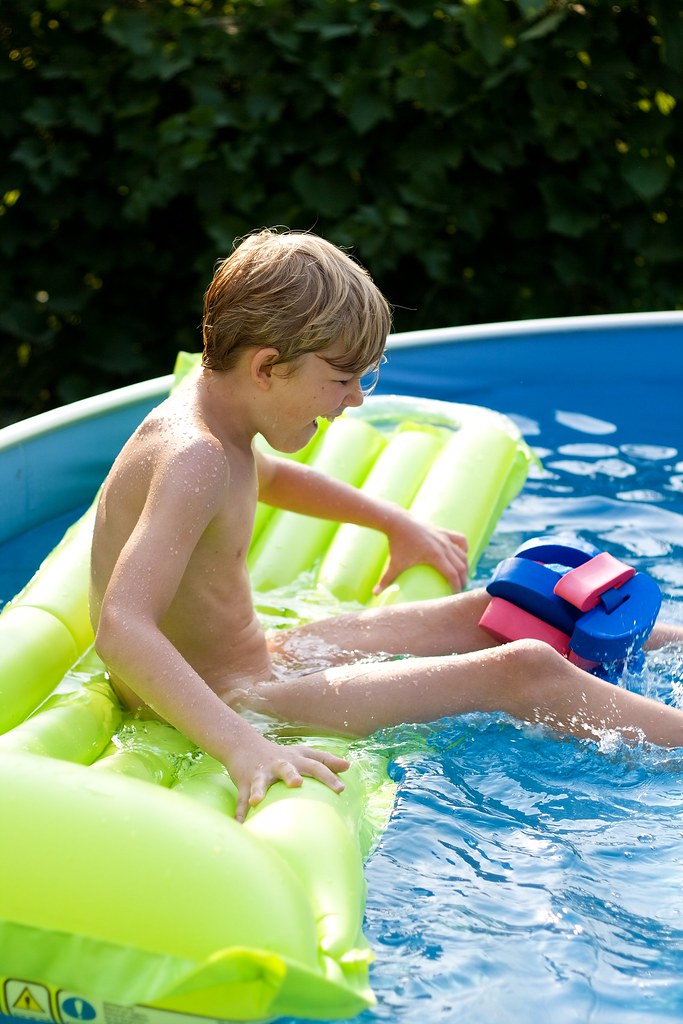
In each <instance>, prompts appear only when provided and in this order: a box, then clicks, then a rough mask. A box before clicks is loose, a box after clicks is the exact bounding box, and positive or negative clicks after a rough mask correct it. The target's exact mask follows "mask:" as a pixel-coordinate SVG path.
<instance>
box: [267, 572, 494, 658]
mask: <svg viewBox="0 0 683 1024" xmlns="http://www.w3.org/2000/svg"><path fill="white" fill-rule="evenodd" d="M488 602H489V596H488V594H487V593H486V591H485V590H469V591H466V592H465V593H463V594H456V595H454V596H453V597H442V598H437V599H434V600H431V601H415V602H410V603H408V604H396V605H389V606H387V607H386V608H372V609H366V610H363V611H359V612H351V613H349V614H346V615H336V616H334V617H333V618H330V619H324V620H322V621H320V622H312V623H310V624H309V625H306V626H298V627H295V628H294V629H288V630H281V631H280V632H278V633H276V634H274V635H273V636H272V637H271V638H270V647H271V650H272V652H273V653H276V652H277V653H278V654H280V655H283V656H284V657H285V659H287V660H290V659H291V660H292V661H298V662H300V663H301V662H302V661H305V659H309V660H313V661H315V660H317V658H316V655H317V654H319V655H320V662H321V663H322V664H324V665H339V664H348V662H349V661H353V660H355V659H357V658H358V657H363V656H364V655H367V654H377V655H381V654H410V655H414V656H416V657H425V658H429V657H434V656H436V655H444V654H466V653H468V652H470V651H480V650H483V649H484V648H487V647H496V646H498V643H497V641H495V640H494V639H493V637H491V636H490V635H489V634H488V633H486V632H485V630H483V629H480V628H479V619H480V618H481V616H482V614H483V612H484V609H485V608H486V606H487V604H488Z"/></svg>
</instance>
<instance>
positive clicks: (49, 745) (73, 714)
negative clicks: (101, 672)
mask: <svg viewBox="0 0 683 1024" xmlns="http://www.w3.org/2000/svg"><path fill="white" fill-rule="evenodd" d="M120 721H121V708H120V705H119V702H118V701H117V699H116V697H115V696H114V694H113V692H112V689H111V686H110V685H109V683H108V682H107V681H106V680H105V679H104V678H103V677H101V678H99V679H98V678H95V679H93V680H91V681H89V682H88V683H86V684H85V685H84V686H82V687H81V688H80V689H78V690H74V691H72V692H71V693H64V694H55V695H54V696H53V697H50V698H49V699H48V700H47V701H46V702H45V703H44V704H43V705H42V707H41V708H39V710H38V711H36V712H35V714H34V715H32V716H31V717H30V718H27V719H26V721H25V722H22V723H21V724H20V725H17V726H15V727H14V728H13V729H11V730H10V731H9V732H6V733H4V734H3V735H2V736H0V755H2V756H4V755H5V754H10V753H30V754H40V755H41V756H44V757H51V758H60V759H62V760H65V761H77V762H78V763H80V764H91V763H92V761H94V760H95V758H96V757H98V755H99V754H101V753H102V751H103V750H104V749H105V747H106V746H107V744H108V743H109V741H110V739H111V737H112V734H113V733H114V731H115V730H116V729H117V728H118V725H119V723H120Z"/></svg>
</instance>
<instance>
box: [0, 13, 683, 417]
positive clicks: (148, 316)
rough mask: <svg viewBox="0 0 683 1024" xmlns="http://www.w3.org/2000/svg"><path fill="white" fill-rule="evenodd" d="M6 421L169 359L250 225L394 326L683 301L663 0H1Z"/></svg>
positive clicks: (0, 236)
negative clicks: (304, 252) (346, 285)
mask: <svg viewBox="0 0 683 1024" xmlns="http://www.w3.org/2000/svg"><path fill="white" fill-rule="evenodd" d="M0 43H1V46H0V89H1V90H2V97H3V99H2V104H1V105H0V140H1V144H2V161H1V165H0V213H1V214H2V216H0V260H1V270H2V272H1V273H0V409H1V410H2V414H1V415H2V418H3V421H4V422H8V421H10V420H12V419H14V418H18V417H23V416H25V415H28V414H31V413H35V412H38V411H41V410H42V409H44V408H49V407H50V406H53V405H56V404H59V403H62V402H65V401H70V400H73V399H75V398H79V397H83V396H85V395H88V394H92V393H95V392H97V391H102V390H108V389H109V388H112V387H116V386H119V385H122V384H125V383H129V382H131V381H133V380H138V379H141V378H145V377H150V376H155V375H157V374H162V373H166V372H168V371H169V370H170V368H171V366H172V362H173V359H174V355H175V352H176V351H177V350H178V349H179V348H189V349H196V348H198V346H199V331H198V328H199V320H200V314H201V300H202V294H203V291H204V288H205V287H206V285H207V283H208V280H209V278H210V276H211V273H212V268H213V265H214V263H215V260H216V259H217V258H220V257H223V256H225V255H227V253H228V252H229V250H230V248H231V245H232V243H233V240H234V239H235V237H236V236H239V235H242V234H244V233H246V232H247V231H249V230H251V229H253V228H256V227H260V226H262V225H266V224H269V225H270V224H285V225H287V226H289V227H293V228H299V229H300V228H304V229H313V230H315V231H317V232H318V233H319V234H322V235H324V236H325V237H327V238H329V239H330V240H332V241H334V242H336V243H337V244H340V245H343V246H350V247H352V249H353V251H354V252H355V253H356V255H357V256H358V257H359V258H360V259H361V261H362V262H363V263H365V264H366V265H367V266H368V268H369V269H370V270H371V272H372V274H373V276H374V277H375V279H376V280H377V282H378V283H379V285H380V286H381V287H382V288H383V290H384V291H385V293H386V294H387V295H388V297H389V299H390V300H391V301H392V302H394V303H395V304H396V306H397V309H396V326H397V329H400V330H409V329H416V328H422V327H438V326H444V325H451V324H465V323H477V322H486V321H497V320H511V319H520V318H526V317H536V316H563V315H575V314H585V313H594V312H624V311H633V310H651V309H673V308H682V307H683V282H682V279H681V270H680V268H681V257H682V255H683V229H682V224H681V221H682V214H683V130H682V128H683V126H682V123H681V110H682V104H681V100H682V99H683V74H682V70H681V69H683V10H681V5H680V4H679V3H678V2H677V0H642V2H638V0H633V2H627V0H624V2H620V3H615V4H612V3H609V2H606V0H583V2H582V3H578V2H577V3H570V2H566V0H516V2H515V0H463V2H462V3H440V2H435V0H430V2H427V0H404V2H394V0H372V2H367V0H307V2H304V0H298V2H297V0H260V2H254V0H237V2H234V3H219V2H214V0H34V2H30V0H3V2H2V4H1V5H0Z"/></svg>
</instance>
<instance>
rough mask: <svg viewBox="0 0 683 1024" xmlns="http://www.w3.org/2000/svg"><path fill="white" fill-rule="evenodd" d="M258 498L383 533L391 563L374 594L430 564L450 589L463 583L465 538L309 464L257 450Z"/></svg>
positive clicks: (460, 586) (454, 588) (465, 558)
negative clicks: (413, 569) (402, 575)
mask: <svg viewBox="0 0 683 1024" xmlns="http://www.w3.org/2000/svg"><path fill="white" fill-rule="evenodd" d="M256 464H257V468H258V474H259V498H260V499H261V500H262V501H265V502H267V503H268V504H269V505H274V506H275V507H276V508H284V509H288V510H289V511H291V512H299V513H302V514H303V515H309V516H317V517H318V518H320V519H334V520H335V521H336V522H340V523H354V524H356V525H357V526H368V527H370V528H372V529H373V530H381V531H382V532H383V533H385V534H386V535H387V537H388V539H389V560H388V563H387V566H386V569H385V571H384V574H383V575H382V578H381V579H380V581H379V583H378V584H377V587H376V588H375V591H376V592H379V591H380V590H383V589H384V588H385V587H387V586H388V585H389V584H390V583H391V582H393V580H394V579H396V577H397V576H398V575H399V574H400V573H401V572H403V570H404V569H408V568H409V567H410V566H412V565H425V564H426V565H431V566H433V567H434V568H435V569H437V570H438V571H439V572H440V573H441V574H442V575H443V576H444V577H445V578H446V579H447V580H448V582H449V583H450V585H451V586H452V587H453V590H454V591H456V592H457V591H459V590H462V589H463V588H464V587H465V585H466V583H467V540H466V539H465V537H464V536H463V535H462V534H461V533H457V532H455V531H453V530H445V529H442V528H440V527H437V526H433V525H432V524H431V523H424V522H421V521H419V520H418V519H416V518H415V517H414V516H412V515H411V514H410V513H409V512H407V511H406V510H405V509H403V508H401V507H400V506H399V505H396V504H394V503H393V502H390V501H384V500H382V499H380V498H374V497H372V496H371V495H369V494H366V493H365V492H364V491H361V490H359V489H358V488H357V487H353V486H351V485H350V484H346V483H342V482H341V481H339V480H334V479H333V478H332V477H328V476H325V475H324V474H322V473H318V472H317V471H316V470H314V469H311V468H310V467H309V466H305V465H302V464H300V463H297V462H293V461H292V460H290V459H279V458H277V457H275V456H272V455H266V454H265V453H263V452H258V453H257V456H256Z"/></svg>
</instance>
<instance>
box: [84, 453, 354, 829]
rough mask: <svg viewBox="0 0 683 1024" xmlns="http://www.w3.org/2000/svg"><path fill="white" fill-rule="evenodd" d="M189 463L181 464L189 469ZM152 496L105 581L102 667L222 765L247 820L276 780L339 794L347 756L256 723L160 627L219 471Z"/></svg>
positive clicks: (180, 478) (184, 477) (173, 477)
mask: <svg viewBox="0 0 683 1024" xmlns="http://www.w3.org/2000/svg"><path fill="white" fill-rule="evenodd" d="M186 468H187V472H185V469H186ZM177 469H178V472H177V474H166V479H165V481H164V482H163V483H161V484H158V485H157V486H155V487H154V488H152V491H151V494H150V498H149V499H148V502H147V505H146V507H145V509H144V511H143V514H142V515H141V517H140V519H139V521H138V523H137V525H136V527H135V529H134V530H133V532H132V533H131V535H130V538H129V540H128V542H127V543H126V545H125V547H124V548H123V550H122V552H121V555H120V557H119V559H118V562H117V565H116V567H115V569H114V572H113V574H112V577H111V580H110V582H109V585H108V586H107V589H106V592H105V594H104V598H103V600H102V607H101V610H100V617H99V623H98V628H97V636H96V649H97V651H98V653H99V654H100V656H101V657H102V660H103V661H104V662H105V664H106V665H107V667H108V668H109V669H110V670H111V671H112V672H113V673H114V674H115V675H117V676H119V677H120V678H121V679H122V680H123V681H124V682H125V683H126V685H127V686H129V687H130V688H131V689H132V690H133V691H134V692H135V693H136V694H137V695H138V696H139V697H140V698H141V700H143V701H144V702H145V703H146V704H147V705H148V706H149V707H150V708H152V710H153V711H155V712H156V713H157V714H158V715H160V716H161V717H162V718H163V719H164V720H165V721H167V722H169V723H170V724H171V725H173V726H175V728H177V729H178V730H179V731H181V732H182V733H183V734H184V735H186V736H187V737H188V738H189V739H190V740H192V741H193V742H194V743H196V744H197V745H198V746H199V747H200V748H201V749H202V750H205V751H206V752H207V753H209V754H211V755H212V756H213V757H215V758H216V759H217V760H219V761H220V762H221V763H222V764H224V765H225V766H226V768H227V769H228V771H229V773H230V775H231V777H232V779H233V782H234V783H235V785H236V786H237V789H238V803H237V811H236V817H237V820H238V821H242V820H244V817H245V816H246V813H247V810H248V807H249V805H253V804H256V803H258V802H259V801H260V800H261V799H262V798H263V796H264V795H265V793H266V791H267V789H268V787H269V786H270V785H272V783H273V782H276V781H278V780H282V781H283V782H285V783H286V784H287V785H288V786H299V785H301V782H302V776H304V775H305V776H310V777H313V778H317V779H318V780H319V781H321V782H324V783H325V784H326V785H328V786H329V787H330V788H331V789H333V790H335V791H337V792H339V791H341V790H342V789H343V788H344V786H343V783H342V782H341V780H340V779H338V778H337V776H336V774H334V773H335V772H339V771H344V770H345V768H347V767H348V762H346V761H344V760H343V759H341V758H337V757H335V756H333V755H331V754H328V753H327V752H324V751H317V750H311V749H309V748H306V747H295V746H291V747H290V746H280V745H278V744H275V743H272V742H271V741H269V740H267V739H266V738H265V737H264V736H262V735H261V734H260V733H258V732H257V731H256V730H255V729H253V728H252V727H251V726H250V725H249V724H248V723H247V722H246V721H245V720H244V719H243V718H241V717H240V715H238V714H237V712H235V711H233V710H232V709H231V708H229V707H228V706H227V705H226V704H225V703H224V702H223V700H221V698H220V697H219V696H218V695H217V694H216V693H215V692H214V691H213V690H212V689H211V688H210V687H209V686H208V685H207V684H206V683H205V681H204V680H203V679H202V678H201V676H200V675H199V674H198V673H197V672H195V671H194V669H193V668H192V667H191V665H190V664H189V663H188V662H187V661H186V660H185V658H183V656H182V655H181V654H180V652H179V651H178V650H177V649H176V648H175V647H174V645H173V644H172V643H171V642H170V641H169V640H168V639H167V637H166V636H165V635H164V634H163V633H162V631H161V629H160V623H161V621H162V619H163V616H164V614H165V613H166V612H167V611H168V608H169V607H170V604H171V601H172V600H173V598H174V596H175V594H176V591H177V589H178V587H179V585H180V581H181V579H182V577H183V574H184V572H185V569H186V567H187V564H188V561H189V558H190V556H191V554H192V551H193V550H194V547H195V545H196V543H197V541H198V539H199V537H200V536H201V534H202V533H203V531H204V529H205V528H206V526H207V525H208V523H209V521H210V520H211V518H212V517H213V515H214V514H215V510H216V509H217V502H218V501H220V494H221V488H220V484H217V483H216V481H217V480H220V474H219V473H217V472H214V473H208V474H207V473H203V474H202V473H199V474H198V475H197V477H196V479H197V481H198V483H197V486H196V488H195V487H194V486H188V481H192V474H193V473H196V471H197V465H196V463H195V464H194V465H192V466H188V467H183V466H178V467H177Z"/></svg>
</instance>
